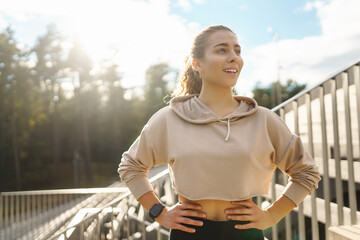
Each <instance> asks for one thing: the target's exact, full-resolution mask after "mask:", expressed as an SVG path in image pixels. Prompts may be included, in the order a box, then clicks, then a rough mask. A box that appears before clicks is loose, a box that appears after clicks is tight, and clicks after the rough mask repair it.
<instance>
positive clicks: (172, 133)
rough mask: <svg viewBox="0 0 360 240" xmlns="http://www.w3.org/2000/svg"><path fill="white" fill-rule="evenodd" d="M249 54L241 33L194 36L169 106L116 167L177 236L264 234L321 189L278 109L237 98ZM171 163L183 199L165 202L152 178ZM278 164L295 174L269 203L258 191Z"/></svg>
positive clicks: (215, 29) (219, 29)
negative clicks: (260, 200) (259, 199)
mask: <svg viewBox="0 0 360 240" xmlns="http://www.w3.org/2000/svg"><path fill="white" fill-rule="evenodd" d="M243 65H244V61H243V59H242V58H241V47H240V45H239V43H238V40H237V37H236V35H235V34H234V33H233V31H232V30H230V29H229V28H227V27H225V26H221V25H219V26H211V27H208V28H207V29H205V30H203V31H202V32H200V33H199V35H198V36H197V37H196V38H195V40H194V43H193V46H192V49H191V53H190V56H189V57H188V58H187V60H186V66H185V70H184V72H183V74H182V75H180V77H179V83H180V85H179V87H178V89H176V91H175V93H174V95H175V96H176V97H174V98H172V99H171V101H170V104H169V106H167V107H165V108H163V109H161V110H160V111H158V112H157V113H156V114H154V115H153V117H152V118H151V119H150V120H149V121H148V123H147V124H146V125H145V127H144V128H143V130H142V132H141V134H140V136H139V137H138V138H137V139H136V141H135V142H134V143H133V145H132V146H131V147H130V148H129V150H128V151H127V152H125V153H124V154H123V158H122V161H121V163H120V165H119V169H118V172H119V174H120V177H121V179H122V180H123V181H124V182H125V183H126V185H127V186H128V187H129V189H130V190H131V192H132V193H133V195H134V196H135V197H136V199H137V200H138V201H139V202H140V203H141V204H142V205H143V206H144V208H145V209H146V210H148V211H149V214H150V216H151V217H152V218H153V219H154V220H156V221H157V222H159V223H160V224H161V225H163V226H164V227H166V228H169V229H171V234H170V240H176V239H181V240H187V239H196V240H201V239H206V240H211V239H213V240H220V239H221V240H230V239H231V240H233V239H246V240H248V239H256V240H258V239H264V235H263V230H264V229H266V228H268V227H271V226H273V225H275V224H276V223H278V222H279V221H280V220H281V219H282V218H283V217H284V216H285V215H286V214H287V213H288V212H290V211H291V210H292V209H293V208H294V207H296V206H297V205H298V204H300V203H301V201H302V200H303V199H304V198H305V197H306V195H307V194H309V193H311V191H312V190H313V189H315V188H317V184H318V181H319V180H320V177H319V172H318V168H317V167H316V166H315V164H314V161H313V159H312V158H311V156H310V155H309V153H308V152H307V151H305V149H304V147H303V144H302V142H301V140H300V138H299V137H298V136H296V135H294V134H292V133H291V132H290V130H289V129H288V128H287V126H286V125H285V123H284V122H283V121H282V120H281V119H280V118H279V117H278V116H277V115H276V114H275V113H273V112H271V111H270V110H268V109H265V108H263V107H260V106H258V105H257V103H256V102H255V100H253V99H252V98H248V97H242V96H233V94H232V88H233V87H234V86H235V84H236V82H237V79H238V77H239V74H240V72H241V69H242V67H243ZM160 164H168V166H169V170H170V176H171V180H172V187H173V188H174V190H175V191H176V192H177V193H178V198H179V202H178V203H177V204H175V205H174V206H164V205H163V204H161V202H160V200H159V199H158V198H157V196H156V195H155V194H154V192H153V189H152V187H151V185H150V184H149V181H148V179H147V175H146V174H147V172H148V170H149V168H151V167H153V166H157V165H160ZM276 168H279V169H280V170H282V171H283V172H284V173H286V174H288V175H289V176H290V181H289V183H288V184H287V186H286V187H285V189H284V191H283V193H282V194H281V195H280V196H279V198H278V199H277V200H276V201H275V202H274V203H272V204H271V205H270V206H269V207H267V208H266V209H262V208H260V207H258V206H257V205H256V204H255V203H253V202H252V198H253V197H256V196H261V195H263V194H267V193H268V190H269V187H270V182H271V177H272V174H273V172H274V170H275V169H276Z"/></svg>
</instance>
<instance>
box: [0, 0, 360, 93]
mask: <svg viewBox="0 0 360 240" xmlns="http://www.w3.org/2000/svg"><path fill="white" fill-rule="evenodd" d="M359 12H360V1H359V0H308V1H306V0H297V1H289V0H273V1H269V0H257V1H251V0H222V1H215V0H171V1H170V0H101V1H100V0H91V1H85V0H76V1H74V0H62V1H47V0H33V1H26V0H12V1H6V2H3V3H2V4H1V5H0V28H1V29H4V28H5V27H6V26H7V25H9V24H11V26H12V27H13V29H14V30H15V32H16V38H17V40H18V42H20V43H23V44H25V46H29V47H30V46H33V45H34V43H35V42H36V38H37V37H38V36H39V35H42V34H44V33H45V31H46V26H48V25H49V24H50V23H55V24H56V25H57V26H58V29H59V30H60V31H61V32H62V33H63V34H64V35H66V36H71V37H74V38H78V39H80V40H81V41H82V42H83V43H84V46H85V47H86V48H87V49H88V52H89V53H90V55H91V56H92V57H93V59H94V62H95V63H96V62H98V61H100V60H101V59H108V58H109V57H111V56H113V55H114V53H116V54H115V57H113V61H115V62H117V63H118V64H119V65H120V71H121V72H122V73H123V76H124V79H123V81H122V84H123V85H124V86H125V87H130V86H141V85H142V84H143V83H144V74H145V70H146V68H148V67H149V66H150V65H151V64H156V63H160V62H167V63H169V64H170V66H172V67H173V68H175V69H181V68H182V66H183V59H184V57H185V56H186V54H187V53H188V52H189V50H190V47H191V42H192V39H193V37H194V36H195V35H196V34H197V33H198V32H199V31H200V30H201V29H203V28H204V27H207V26H209V25H213V24H223V25H226V26H228V27H230V28H231V29H233V30H234V32H235V33H236V34H237V36H238V39H239V42H240V44H241V45H242V50H243V51H242V55H243V59H244V61H245V65H244V68H243V70H242V73H241V75H240V78H239V81H238V84H237V85H236V89H237V90H238V92H239V93H240V94H242V95H247V96H251V89H252V88H253V87H254V86H255V84H256V83H258V82H260V83H261V84H263V85H265V84H268V83H270V82H271V81H275V80H277V76H278V75H280V80H281V81H286V79H288V78H292V79H295V80H297V81H299V82H302V83H307V84H308V85H313V84H315V83H316V82H320V81H321V80H324V78H326V77H328V76H329V75H330V74H332V73H334V72H336V71H338V70H340V69H342V68H344V67H346V66H347V65H349V64H352V63H354V62H356V61H359V60H360V44H358V43H359V42H360V28H359V27H358V26H356V25H354V23H356V22H360V14H359ZM270 29H272V31H270ZM275 33H277V34H278V35H279V39H278V41H277V43H275V41H274V35H275ZM64 47H66V45H64ZM279 63H280V67H281V68H280V72H278V70H279V65H278V64H279ZM94 67H95V68H96V65H95V66H94ZM172 78H174V76H169V79H172ZM63 87H69V86H67V85H66V84H65V83H64V85H63Z"/></svg>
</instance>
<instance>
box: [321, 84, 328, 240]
mask: <svg viewBox="0 0 360 240" xmlns="http://www.w3.org/2000/svg"><path fill="white" fill-rule="evenodd" d="M319 101H320V119H321V136H322V137H321V142H322V154H323V166H324V173H323V174H324V179H323V180H322V181H323V183H324V198H325V219H326V223H325V235H326V239H329V231H328V228H329V227H330V226H331V212H330V179H329V157H328V145H327V132H326V117H325V103H324V87H323V86H320V87H319Z"/></svg>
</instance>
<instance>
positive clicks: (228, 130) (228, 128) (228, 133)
mask: <svg viewBox="0 0 360 240" xmlns="http://www.w3.org/2000/svg"><path fill="white" fill-rule="evenodd" d="M220 122H223V123H225V122H226V123H227V135H226V138H225V142H227V141H228V140H229V137H230V129H231V128H230V118H228V119H227V121H222V120H220Z"/></svg>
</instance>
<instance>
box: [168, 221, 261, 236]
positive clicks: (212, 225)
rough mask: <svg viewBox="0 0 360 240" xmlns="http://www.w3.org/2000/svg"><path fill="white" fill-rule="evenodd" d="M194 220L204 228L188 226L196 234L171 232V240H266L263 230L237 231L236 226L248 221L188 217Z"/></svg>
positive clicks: (176, 230)
mask: <svg viewBox="0 0 360 240" xmlns="http://www.w3.org/2000/svg"><path fill="white" fill-rule="evenodd" d="M188 218H191V219H194V220H200V221H202V222H203V223H204V224H203V225H202V226H195V225H188V224H184V223H183V225H185V226H187V227H191V228H195V229H196V232H195V233H188V232H184V231H181V230H178V229H171V230H170V238H169V240H192V239H194V240H264V233H263V231H262V230H259V229H255V228H251V229H236V228H235V225H237V224H245V223H248V222H246V221H233V220H229V221H212V220H208V219H203V218H197V217H188Z"/></svg>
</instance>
